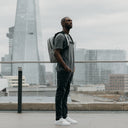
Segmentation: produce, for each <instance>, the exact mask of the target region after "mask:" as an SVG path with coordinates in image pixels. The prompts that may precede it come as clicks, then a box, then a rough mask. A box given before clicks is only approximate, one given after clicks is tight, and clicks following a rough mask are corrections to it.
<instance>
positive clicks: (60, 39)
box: [54, 33, 65, 49]
mask: <svg viewBox="0 0 128 128" xmlns="http://www.w3.org/2000/svg"><path fill="white" fill-rule="evenodd" d="M64 42H65V38H64V35H63V34H61V33H60V34H58V35H57V36H56V37H55V40H54V49H64Z"/></svg>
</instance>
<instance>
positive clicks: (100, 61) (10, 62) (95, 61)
mask: <svg viewBox="0 0 128 128" xmlns="http://www.w3.org/2000/svg"><path fill="white" fill-rule="evenodd" d="M0 63H1V64H15V63H51V62H50V61H0ZM75 63H128V60H126V61H119V60H117V61H102V60H98V61H97V60H92V61H90V60H89V61H75ZM51 64H53V63H51Z"/></svg>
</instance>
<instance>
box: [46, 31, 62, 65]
mask: <svg viewBox="0 0 128 128" xmlns="http://www.w3.org/2000/svg"><path fill="white" fill-rule="evenodd" d="M59 33H62V34H64V32H63V31H62V32H58V33H56V34H55V35H54V36H53V37H51V38H49V39H48V40H47V45H48V53H49V58H50V62H51V63H56V62H57V60H56V58H55V56H54V40H55V37H56V36H57V35H58V34H59Z"/></svg>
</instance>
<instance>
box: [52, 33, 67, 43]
mask: <svg viewBox="0 0 128 128" xmlns="http://www.w3.org/2000/svg"><path fill="white" fill-rule="evenodd" d="M60 33H62V34H63V35H64V34H65V33H64V31H61V32H57V33H56V34H55V35H54V37H53V44H54V40H55V38H56V36H57V35H58V34H60ZM64 37H65V35H64ZM65 38H66V37H65Z"/></svg>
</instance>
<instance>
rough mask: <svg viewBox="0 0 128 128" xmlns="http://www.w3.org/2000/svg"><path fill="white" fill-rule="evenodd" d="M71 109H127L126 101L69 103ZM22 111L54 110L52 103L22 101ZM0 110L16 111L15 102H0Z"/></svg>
mask: <svg viewBox="0 0 128 128" xmlns="http://www.w3.org/2000/svg"><path fill="white" fill-rule="evenodd" d="M68 108H69V110H71V111H128V103H70V104H68ZM22 110H23V111H54V110H55V104H54V103H23V104H22ZM0 111H17V104H16V103H0Z"/></svg>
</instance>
